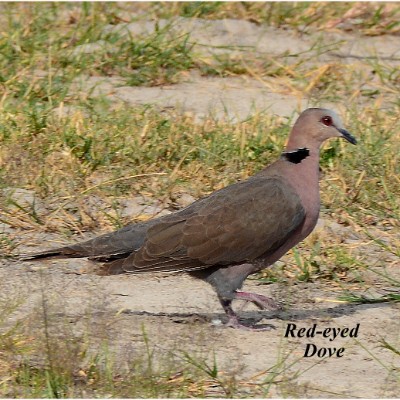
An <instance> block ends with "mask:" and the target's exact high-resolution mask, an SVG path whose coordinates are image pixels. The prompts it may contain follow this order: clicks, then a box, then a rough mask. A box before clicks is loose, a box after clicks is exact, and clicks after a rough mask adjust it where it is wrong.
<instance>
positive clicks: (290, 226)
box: [27, 108, 357, 330]
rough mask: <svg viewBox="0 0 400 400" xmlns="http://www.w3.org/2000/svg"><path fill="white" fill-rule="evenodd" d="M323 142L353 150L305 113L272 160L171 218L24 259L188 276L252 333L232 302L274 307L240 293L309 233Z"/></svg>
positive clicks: (341, 132)
mask: <svg viewBox="0 0 400 400" xmlns="http://www.w3.org/2000/svg"><path fill="white" fill-rule="evenodd" d="M330 138H344V139H345V140H347V141H348V142H350V143H351V144H356V143H357V140H356V139H355V138H354V136H352V135H351V134H350V133H349V132H348V131H347V130H346V129H345V128H344V127H343V124H342V122H341V120H340V118H339V117H338V115H337V114H336V113H335V112H334V111H331V110H328V109H323V108H309V109H307V110H305V111H303V112H302V113H301V114H300V116H299V117H298V119H297V120H296V122H295V124H294V125H293V128H292V130H291V132H290V135H289V138H288V140H287V144H286V147H285V149H284V151H283V152H282V154H281V155H280V157H279V158H278V159H277V160H276V161H275V162H273V163H272V164H270V165H268V166H267V167H265V168H264V169H262V170H260V171H259V172H258V173H257V174H255V175H253V176H251V177H250V178H248V179H246V180H243V181H239V182H237V183H234V184H232V185H229V186H227V187H224V188H222V189H220V190H217V191H215V192H213V193H211V194H210V195H208V196H207V197H204V198H201V199H199V200H197V201H195V202H193V203H192V204H190V205H189V206H187V207H186V208H184V209H182V210H179V211H176V212H174V213H172V214H169V215H166V216H162V217H158V218H154V219H150V220H148V221H145V222H139V223H136V224H130V225H127V226H125V227H123V228H122V229H119V230H117V231H115V232H111V233H107V234H104V235H101V236H98V237H96V238H94V239H91V240H88V241H85V242H82V243H77V244H72V245H70V246H64V247H59V248H56V249H50V250H47V251H44V252H41V253H36V254H31V255H28V256H27V258H28V259H44V258H48V257H53V258H54V257H57V258H60V257H87V258H89V259H90V260H94V261H97V262H102V263H103V264H102V266H101V268H100V272H99V273H100V274H102V275H109V274H120V273H132V274H143V273H150V272H183V273H189V274H190V275H192V276H193V277H195V278H198V279H203V280H205V281H206V282H208V283H209V284H211V286H212V287H213V288H214V290H215V292H216V294H217V296H218V299H219V301H220V303H221V306H222V308H223V309H224V311H225V313H226V315H227V322H226V325H227V326H230V327H233V328H243V329H255V330H256V329H259V327H257V325H245V324H243V323H241V322H240V320H239V318H238V315H237V314H236V312H235V311H234V310H233V308H232V302H233V300H244V301H246V302H252V303H254V304H255V305H256V306H257V307H259V308H260V309H265V308H269V307H274V301H273V300H272V299H271V298H269V297H266V296H263V295H260V294H256V293H248V292H243V291H241V290H240V289H241V288H242V286H243V283H244V281H245V280H246V278H247V277H248V276H249V275H251V274H254V273H257V272H259V271H261V270H263V269H264V268H267V267H269V266H271V265H272V264H273V263H275V262H276V261H277V260H279V259H280V258H281V257H282V256H283V255H284V254H285V253H287V252H288V251H289V250H290V249H291V248H293V247H294V246H296V245H297V244H298V243H299V242H300V241H302V240H303V239H305V238H306V237H307V236H308V235H309V234H310V233H311V232H312V231H313V229H314V227H315V225H316V223H317V220H318V216H319V211H320V191H319V154H320V148H321V145H322V143H323V142H325V141H326V140H327V139H330ZM171 290H174V288H173V287H171Z"/></svg>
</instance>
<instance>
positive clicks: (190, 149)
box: [0, 2, 400, 397]
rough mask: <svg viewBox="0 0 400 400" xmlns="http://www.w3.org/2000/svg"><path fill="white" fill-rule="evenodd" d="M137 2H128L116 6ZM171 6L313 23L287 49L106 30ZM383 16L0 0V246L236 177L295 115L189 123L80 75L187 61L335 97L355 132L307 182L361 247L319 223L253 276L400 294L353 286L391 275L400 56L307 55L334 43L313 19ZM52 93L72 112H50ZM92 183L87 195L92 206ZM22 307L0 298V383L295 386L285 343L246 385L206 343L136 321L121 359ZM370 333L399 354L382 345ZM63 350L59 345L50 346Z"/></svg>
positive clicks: (10, 250)
mask: <svg viewBox="0 0 400 400" xmlns="http://www.w3.org/2000/svg"><path fill="white" fill-rule="evenodd" d="M360 7H365V9H363V12H361V11H362V10H361V8H360ZM137 10H140V11H141V12H142V13H143V14H142V15H141V16H138V15H136V14H130V13H131V12H133V11H137ZM346 13H348V14H347V16H348V17H346V18H344V16H345V15H346ZM351 13H353V15H355V16H354V17H349V15H350V14H351ZM175 16H183V17H196V18H207V19H221V18H238V19H245V20H247V21H251V22H255V23H257V24H265V25H270V26H274V27H277V28H287V29H290V30H292V31H293V30H294V31H297V32H301V33H304V34H307V35H314V36H313V37H315V39H314V45H313V46H312V48H311V49H309V50H308V51H307V52H304V53H301V54H297V55H296V57H291V56H290V55H282V57H280V58H279V59H277V58H276V57H270V56H268V55H266V56H264V55H263V56H259V55H257V54H249V52H243V54H242V55H235V56H230V55H218V56H214V57H211V58H206V57H204V56H203V55H201V54H200V53H199V52H198V51H197V50H196V46H195V43H194V42H192V40H191V37H190V33H189V34H179V33H177V31H176V30H175V26H174V22H171V24H167V25H166V26H165V27H159V28H158V29H157V30H155V32H152V33H150V34H148V35H143V36H135V35H133V34H131V35H123V34H122V33H121V32H120V33H118V32H116V31H113V30H110V29H109V27H110V26H111V27H112V26H115V25H117V24H119V23H121V22H131V21H135V20H137V19H138V18H140V19H144V18H148V19H151V18H171V17H175ZM398 16H399V7H398V6H396V5H395V4H393V5H389V4H388V5H378V4H372V3H364V5H360V3H340V4H338V3H335V4H331V3H318V2H317V3H243V2H239V3H238V2H236V3H224V2H209V3H184V2H183V3H181V2H174V3H168V4H167V3H165V4H164V3H143V4H142V3H141V4H130V3H121V4H117V3H107V4H106V3H82V4H73V3H65V4H64V3H29V4H28V3H5V4H1V5H0V21H1V23H2V29H1V34H0V87H1V89H0V91H1V94H0V105H1V111H0V224H1V225H0V254H1V255H0V257H12V256H13V255H15V254H16V253H18V246H19V244H21V242H23V240H24V239H23V238H24V235H23V233H24V231H25V230H29V231H37V232H47V233H49V232H52V233H55V234H58V235H64V236H66V237H70V236H72V235H74V234H76V233H79V234H80V233H82V232H87V231H99V232H100V231H101V232H103V231H106V230H111V229H114V228H117V227H120V226H122V225H124V224H126V223H128V222H131V221H134V220H136V219H135V216H132V217H122V216H121V215H120V214H119V208H118V201H119V200H121V199H124V198H129V197H131V196H132V194H143V195H145V196H147V197H148V198H153V199H158V200H160V202H161V204H162V205H163V206H164V207H165V208H167V207H168V208H170V209H174V208H176V204H175V201H174V199H175V196H176V193H179V192H183V193H190V194H191V195H192V196H193V197H195V198H198V197H201V196H204V195H206V194H208V193H210V192H212V191H213V190H216V189H218V188H221V187H223V186H225V185H227V184H229V183H232V182H235V181H237V180H238V179H245V178H247V177H248V176H250V175H251V174H253V173H255V172H256V171H258V170H260V169H261V168H262V167H263V166H265V165H266V164H268V163H269V162H271V161H272V160H274V159H275V158H276V157H277V156H278V155H279V154H280V151H281V149H282V147H283V146H284V143H285V140H286V137H287V133H288V130H289V129H290V126H291V124H292V122H293V119H292V118H281V117H277V116H273V115H270V114H269V113H268V112H263V113H258V114H257V113H256V114H254V115H253V116H251V117H249V118H248V119H246V120H244V121H240V122H237V123H234V124H233V123H230V122H227V121H222V120H221V121H219V120H216V119H214V118H212V117H209V118H205V119H204V120H203V121H201V122H199V121H197V120H195V119H194V117H192V116H190V115H184V114H182V113H180V112H179V110H178V111H177V110H175V111H174V110H168V109H166V110H162V111H160V109H159V108H157V107H153V106H148V105H147V106H146V105H143V106H137V107H129V108H128V107H126V106H125V105H115V104H113V103H112V102H110V101H109V100H107V99H106V98H102V97H101V96H100V97H98V96H94V95H93V93H91V92H90V91H86V90H85V89H84V90H82V91H80V90H79V88H77V82H78V80H79V79H80V78H83V80H85V79H87V78H88V77H106V78H107V77H122V79H123V82H124V85H131V86H140V85H142V86H158V85H165V84H174V83H177V82H180V81H181V79H182V76H184V75H185V74H188V73H189V72H191V71H194V70H195V71H198V72H199V73H200V74H201V75H203V76H220V77H227V76H238V75H244V76H249V77H253V78H256V79H259V80H260V81H262V82H268V84H270V85H271V88H272V89H274V90H276V91H277V92H279V93H283V94H285V95H293V96H297V95H301V96H306V97H307V98H309V99H310V102H311V103H313V102H314V103H315V104H317V103H318V102H332V103H341V104H345V105H346V109H340V110H339V111H340V113H341V114H342V116H343V119H344V120H345V125H346V127H347V128H348V129H349V130H350V131H351V132H352V133H353V134H354V135H355V136H356V137H358V138H359V145H358V146H354V147H353V146H350V145H347V143H345V142H343V141H331V142H329V143H328V144H327V145H326V146H325V148H324V151H323V153H322V155H321V167H322V172H323V179H322V181H321V195H322V204H323V210H322V215H323V217H324V218H326V219H333V220H335V221H337V222H339V223H340V226H342V227H345V228H348V230H349V231H353V232H357V233H358V234H360V237H361V239H360V242H362V243H361V244H362V246H364V247H362V248H361V250H358V249H357V246H355V245H354V243H352V242H351V241H350V242H346V239H347V236H346V234H343V236H342V234H341V233H340V232H336V233H334V234H332V235H325V236H324V235H322V234H318V235H315V236H312V237H310V238H309V239H308V240H307V241H306V243H305V244H303V245H301V246H299V248H298V249H295V250H294V251H293V252H292V253H291V254H290V255H288V256H287V257H285V258H284V259H283V262H282V264H281V265H280V266H277V267H275V268H273V269H268V270H265V271H263V272H262V273H261V274H260V275H259V276H257V277H256V278H257V279H259V280H260V282H265V283H271V282H279V283H280V284H282V285H290V284H291V283H293V282H297V283H299V282H314V283H322V284H327V285H335V286H336V287H339V288H342V291H343V292H344V293H345V294H347V296H346V298H345V300H346V301H349V302H362V303H371V302H376V301H385V302H391V303H394V302H398V301H399V299H398V294H397V293H396V292H394V293H389V294H387V295H385V296H384V297H382V298H378V299H375V298H370V297H368V296H366V295H365V294H364V291H365V290H366V289H368V288H369V287H371V286H373V285H374V284H375V283H376V282H380V283H383V284H385V285H386V286H390V287H394V288H398V278H396V276H397V275H396V276H395V275H394V274H395V266H396V262H398V261H399V257H400V253H399V248H400V247H399V237H400V236H399V235H400V232H399V220H400V203H399V201H398V199H399V197H400V180H399V176H400V169H399V165H400V160H399V157H400V156H399V154H400V144H399V143H400V141H399V136H398V132H400V118H399V115H400V102H399V96H400V91H399V70H398V67H396V66H395V65H394V64H393V63H391V62H390V61H388V60H381V59H379V58H373V59H368V60H366V61H362V62H361V61H360V63H354V64H347V63H344V62H343V63H342V62H340V61H335V63H326V62H321V60H320V58H319V57H320V56H323V55H324V54H325V53H326V52H327V51H328V50H332V49H334V48H336V47H337V48H339V47H340V46H341V42H338V43H333V44H332V43H325V42H324V40H323V39H321V36H320V34H321V32H323V31H324V29H328V28H329V29H335V26H336V25H335V23H336V22H337V20H338V19H340V18H342V17H343V18H344V19H345V20H346V21H347V22H348V23H350V28H349V29H350V30H352V29H353V30H355V31H357V32H361V33H363V34H366V35H377V34H387V33H397V32H398V30H399V24H398ZM352 18H353V19H352ZM346 21H344V22H346ZM106 28H107V29H106ZM336 29H340V27H339V28H337V27H336ZM99 41H100V42H99ZM96 42H97V43H100V47H99V49H98V50H97V51H96V52H94V53H85V52H84V51H76V49H77V48H78V46H82V45H88V44H92V43H96ZM81 49H82V48H81ZM371 77H372V78H371ZM367 84H368V85H367ZM62 109H69V110H70V114H68V115H66V116H63V117H59V111H60V110H62ZM266 133H268V135H267V134H266ZM8 188H22V189H25V190H27V191H30V193H35V197H34V199H35V200H29V201H26V199H25V200H24V199H23V198H15V197H13V195H12V191H11V192H10V191H8V190H7V191H4V189H8ZM96 199H97V200H98V199H100V200H101V204H102V206H101V207H91V206H90V204H91V203H90V202H91V201H92V200H96ZM140 218H143V216H137V219H140ZM3 224H6V225H7V226H8V227H11V228H13V229H15V230H16V231H15V232H17V233H15V232H14V233H10V231H9V230H8V229H6V227H3ZM21 232H22V234H20V233H21ZM366 246H375V248H376V251H378V252H379V253H380V254H382V259H378V260H375V259H374V260H371V257H370V254H369V253H368V251H366V250H365V248H366ZM389 256H390V257H389ZM393 260H394V261H393ZM375 271H377V272H376V273H375ZM367 274H370V275H368V276H367ZM371 274H372V278H371ZM20 306H21V304H20V303H19V302H18V301H14V300H10V299H7V298H4V299H3V298H1V310H2V311H1V312H0V356H1V357H0V395H1V396H2V397H4V396H6V397H7V396H8V397H101V396H104V397H106V396H113V397H116V396H118V397H159V396H160V397H205V396H212V395H217V396H220V397H233V396H244V395H249V393H250V394H251V395H253V396H256V395H259V396H261V395H262V396H268V395H269V393H270V392H269V389H270V388H271V386H272V385H275V384H278V383H279V382H280V384H282V382H286V389H285V388H284V386H285V385H282V393H286V394H290V395H296V393H297V394H299V393H303V392H302V390H303V389H302V388H298V387H297V386H296V384H295V383H296V378H297V376H287V375H286V374H287V373H288V372H287V371H288V370H287V364H285V362H286V361H285V359H283V360H278V362H277V364H276V366H275V367H274V368H273V369H272V370H271V371H269V372H268V373H267V376H264V377H263V379H264V380H263V383H262V384H260V383H259V382H258V383H257V384H254V382H253V383H251V382H242V381H239V380H238V378H237V377H235V376H229V375H226V373H225V371H222V370H221V369H220V366H219V363H218V359H217V358H216V357H211V358H204V357H202V356H198V355H196V354H192V353H188V352H179V351H177V349H171V350H170V351H169V352H168V354H159V353H157V351H156V349H155V348H154V347H152V345H151V344H150V341H149V339H151V337H150V338H149V336H148V335H147V333H146V332H145V331H144V332H143V335H142V338H141V345H142V348H141V349H142V351H141V353H140V355H139V356H138V357H137V358H133V359H130V360H128V367H127V368H126V369H125V370H124V371H122V370H121V368H120V367H119V365H118V363H117V361H116V360H115V359H114V358H113V357H114V356H113V354H112V351H111V350H110V343H108V342H103V343H100V344H99V343H92V342H91V340H90V336H91V331H90V329H89V328H88V330H87V331H86V332H85V333H86V334H85V335H82V336H77V335H76V334H74V333H73V332H71V331H70V330H68V329H67V327H66V325H68V324H66V325H63V324H61V328H62V329H61V331H60V332H58V333H57V329H55V328H54V327H52V324H53V323H54V320H55V319H57V318H56V317H55V316H54V315H52V314H51V313H50V314H49V310H47V309H46V307H43V310H44V314H43V313H42V314H41V317H40V321H41V324H44V326H42V325H41V327H42V329H41V330H40V329H39V330H38V331H35V332H29V331H27V330H26V329H25V327H24V324H23V323H22V324H21V323H16V324H15V325H11V326H9V323H8V322H7V321H8V318H9V317H10V316H12V314H13V312H14V311H15V310H17V309H18V308H19V307H20ZM46 313H47V314H46ZM36 315H37V314H36ZM46 315H48V316H49V320H48V321H47V322H45V318H44V317H45V316H46ZM46 324H47V326H48V328H49V329H48V330H47V334H46V329H44V328H45V326H46ZM54 326H56V325H54ZM57 327H59V325H57ZM60 338H62V339H63V340H59V339H60ZM64 339H65V340H64ZM383 345H384V346H386V348H387V349H389V350H391V351H392V352H393V353H394V354H398V349H397V348H396V346H397V345H396V344H389V343H384V344H383ZM89 349H90V351H89ZM66 353H68V355H69V358H68V360H67V361H68V362H65V363H64V362H62V363H61V362H60V360H62V359H64V355H65V354H66ZM38 359H39V361H38V362H35V360H38ZM171 360H172V361H173V363H172V364H175V365H176V366H173V365H171ZM210 360H211V361H210ZM243 388H245V389H243ZM213 390H214V392H213ZM285 390H286V391H285Z"/></svg>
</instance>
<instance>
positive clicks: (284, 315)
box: [122, 302, 390, 329]
mask: <svg viewBox="0 0 400 400" xmlns="http://www.w3.org/2000/svg"><path fill="white" fill-rule="evenodd" d="M389 306H390V303H387V302H385V303H383V302H382V303H371V304H361V303H346V304H340V305H336V306H334V307H324V308H315V309H307V310H302V309H295V308H292V309H283V310H274V311H257V310H255V311H242V312H240V314H239V319H240V321H241V322H242V323H243V324H244V325H249V326H253V325H254V324H257V325H256V326H257V327H258V328H261V329H262V328H268V327H271V326H272V327H274V326H273V325H271V324H270V323H269V324H266V323H263V324H259V322H260V321H262V320H263V319H265V320H270V321H271V320H282V321H306V320H310V319H327V318H332V319H335V318H340V317H343V316H350V315H353V314H355V313H358V312H360V311H363V310H367V309H371V308H384V307H389ZM122 313H123V314H126V315H138V316H149V317H166V318H169V319H170V320H172V321H173V322H176V323H184V324H185V323H190V322H192V321H204V322H215V321H221V322H225V321H226V315H225V314H224V313H179V312H177V313H167V312H148V311H135V310H124V311H123V312H122Z"/></svg>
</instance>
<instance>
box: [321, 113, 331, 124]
mask: <svg viewBox="0 0 400 400" xmlns="http://www.w3.org/2000/svg"><path fill="white" fill-rule="evenodd" d="M321 121H322V123H323V124H324V125H326V126H331V125H332V124H333V121H332V117H330V116H329V115H327V116H325V117H322V120H321Z"/></svg>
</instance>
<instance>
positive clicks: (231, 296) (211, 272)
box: [192, 264, 274, 330]
mask: <svg viewBox="0 0 400 400" xmlns="http://www.w3.org/2000/svg"><path fill="white" fill-rule="evenodd" d="M253 271H254V266H253V265H252V264H240V265H232V266H229V267H211V268H209V269H206V270H200V271H195V272H194V273H192V275H194V276H196V277H197V278H200V279H205V280H206V281H207V282H208V283H210V284H211V285H212V286H213V287H214V289H215V291H216V292H217V295H218V299H219V301H220V303H221V305H222V307H223V309H224V311H225V313H226V315H227V317H228V322H227V324H226V325H227V326H230V327H233V328H242V329H247V330H265V329H264V328H262V327H258V328H257V326H246V325H242V324H241V323H240V322H239V320H238V317H237V315H236V313H235V312H234V311H233V309H232V301H233V300H235V299H238V300H244V301H246V302H248V301H251V302H252V303H254V304H255V305H256V306H257V307H259V308H261V309H264V308H269V307H271V305H273V304H274V302H273V300H272V299H269V298H268V297H266V296H262V295H259V294H255V293H247V292H241V291H239V290H238V289H240V288H241V287H242V285H243V282H244V281H245V279H246V278H247V277H248V276H249V274H250V273H252V272H253Z"/></svg>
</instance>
